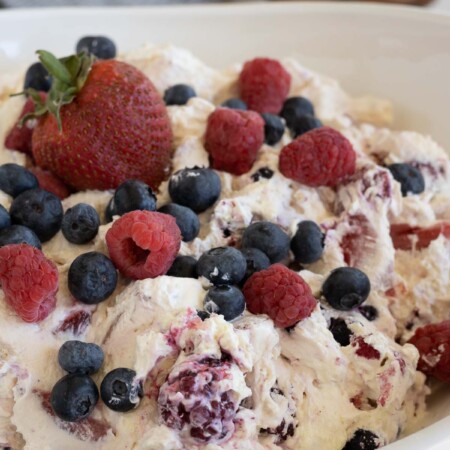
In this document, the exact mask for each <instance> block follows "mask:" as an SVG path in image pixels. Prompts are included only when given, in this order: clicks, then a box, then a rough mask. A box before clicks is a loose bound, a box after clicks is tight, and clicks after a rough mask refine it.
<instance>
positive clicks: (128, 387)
mask: <svg viewBox="0 0 450 450" xmlns="http://www.w3.org/2000/svg"><path fill="white" fill-rule="evenodd" d="M135 378H136V372H135V371H134V370H131V369H125V368H119V369H114V370H111V372H109V373H107V374H106V376H105V378H103V381H102V384H101V386H100V395H101V397H102V400H103V403H105V405H106V406H107V407H108V408H110V409H112V410H113V411H119V412H126V411H130V410H131V409H134V408H136V407H137V406H138V404H139V402H140V399H141V398H142V397H143V395H144V393H143V389H142V384H141V383H140V382H137V381H136V379H135Z"/></svg>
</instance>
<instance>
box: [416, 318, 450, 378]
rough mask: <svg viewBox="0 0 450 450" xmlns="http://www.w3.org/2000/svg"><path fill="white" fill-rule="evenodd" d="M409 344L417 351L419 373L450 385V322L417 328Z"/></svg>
mask: <svg viewBox="0 0 450 450" xmlns="http://www.w3.org/2000/svg"><path fill="white" fill-rule="evenodd" d="M409 343H410V344H413V345H415V346H416V347H417V350H419V353H420V359H419V363H418V366H417V368H418V369H419V370H420V371H422V372H423V373H425V374H426V375H431V376H433V377H435V378H437V379H438V380H441V381H445V382H446V383H450V320H445V321H444V322H441V323H432V324H430V325H425V326H424V327H421V328H418V329H417V330H416V332H415V334H414V336H413V337H412V338H411V339H410V340H409Z"/></svg>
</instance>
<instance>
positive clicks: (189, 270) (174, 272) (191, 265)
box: [166, 256, 198, 278]
mask: <svg viewBox="0 0 450 450" xmlns="http://www.w3.org/2000/svg"><path fill="white" fill-rule="evenodd" d="M166 275H168V276H171V277H178V278H197V277H198V275H197V260H196V259H195V258H194V257H193V256H177V257H176V258H175V261H174V262H173V264H172V266H171V267H170V269H169V270H168V271H167V274H166Z"/></svg>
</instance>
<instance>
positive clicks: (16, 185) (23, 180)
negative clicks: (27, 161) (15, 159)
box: [0, 163, 38, 197]
mask: <svg viewBox="0 0 450 450" xmlns="http://www.w3.org/2000/svg"><path fill="white" fill-rule="evenodd" d="M37 187H38V180H37V178H36V177H35V176H34V175H33V174H32V173H31V172H30V171H29V170H27V169H25V167H22V166H19V165H17V164H14V163H8V164H3V165H2V166H0V190H2V191H3V192H5V193H6V194H8V195H11V197H17V196H18V195H19V194H21V193H22V192H25V191H28V190H30V189H35V188H37Z"/></svg>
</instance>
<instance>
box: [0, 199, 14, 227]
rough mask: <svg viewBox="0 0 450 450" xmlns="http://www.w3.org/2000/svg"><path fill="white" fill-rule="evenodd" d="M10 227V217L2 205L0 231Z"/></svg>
mask: <svg viewBox="0 0 450 450" xmlns="http://www.w3.org/2000/svg"><path fill="white" fill-rule="evenodd" d="M9 226H11V217H9V212H8V211H7V210H6V208H5V207H4V206H3V205H0V230H3V229H5V228H8V227H9Z"/></svg>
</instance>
